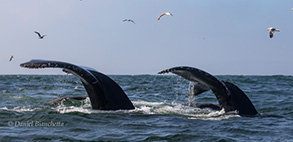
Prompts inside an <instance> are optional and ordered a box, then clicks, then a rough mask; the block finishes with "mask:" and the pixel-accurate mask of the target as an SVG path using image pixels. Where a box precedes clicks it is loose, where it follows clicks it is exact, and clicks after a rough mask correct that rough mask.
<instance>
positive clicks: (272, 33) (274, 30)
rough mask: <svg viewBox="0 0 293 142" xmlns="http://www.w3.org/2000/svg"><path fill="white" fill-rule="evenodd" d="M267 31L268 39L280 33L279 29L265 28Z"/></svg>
mask: <svg viewBox="0 0 293 142" xmlns="http://www.w3.org/2000/svg"><path fill="white" fill-rule="evenodd" d="M267 31H269V33H270V38H273V36H274V34H275V32H280V30H279V29H276V28H274V27H270V28H267Z"/></svg>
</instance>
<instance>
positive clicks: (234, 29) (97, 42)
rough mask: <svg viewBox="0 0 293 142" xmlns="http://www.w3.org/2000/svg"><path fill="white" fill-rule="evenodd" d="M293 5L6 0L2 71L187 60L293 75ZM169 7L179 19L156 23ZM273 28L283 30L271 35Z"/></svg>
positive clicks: (155, 67) (243, 71) (228, 70)
mask: <svg viewBox="0 0 293 142" xmlns="http://www.w3.org/2000/svg"><path fill="white" fill-rule="evenodd" d="M292 7H293V1H292V0H257V1H255V0H245V1H244V0H242V1H240V0H221V1H219V0H83V1H79V0H25V1H20V0H5V1H1V5H0V18H1V20H0V21H1V23H0V25H1V26H0V39H1V42H0V48H1V52H0V64H1V70H0V74H52V73H58V74H61V70H60V69H43V70H32V69H25V68H21V67H20V66H19V64H20V63H23V62H26V61H29V60H31V59H48V60H58V61H65V62H70V63H73V64H77V65H82V66H88V67H91V68H95V69H97V70H98V71H100V72H102V73H105V74H156V73H157V72H159V71H161V70H163V69H166V68H170V67H175V66H183V65H184V66H192V67H196V68H200V69H203V70H205V71H207V72H209V73H211V74H218V75H226V74H228V75H230V74H232V75H275V74H278V75H279V74H284V75H293V66H292V63H293V56H292V54H293V47H292V45H293V36H292V33H293V11H291V8H292ZM167 11H169V12H171V13H172V14H173V15H174V16H173V17H172V16H165V17H163V18H162V19H161V20H160V21H158V20H157V18H158V16H159V15H160V14H162V13H163V12H167ZM126 18H129V19H133V20H134V21H135V22H136V24H133V23H131V22H122V21H123V20H124V19H126ZM269 27H275V28H277V29H280V30H281V32H279V33H276V34H275V36H274V37H273V38H272V39H270V38H269V34H268V31H266V29H267V28H269ZM34 31H39V32H40V33H42V34H46V35H47V36H46V37H45V38H44V39H43V40H39V39H38V38H37V35H36V34H35V33H34ZM10 55H13V56H14V59H13V60H12V61H11V62H9V61H8V60H9V56H10Z"/></svg>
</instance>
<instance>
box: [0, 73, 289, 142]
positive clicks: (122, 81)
mask: <svg viewBox="0 0 293 142" xmlns="http://www.w3.org/2000/svg"><path fill="white" fill-rule="evenodd" d="M110 77H111V78H112V79H113V80H115V81H116V82H117V83H118V84H119V85H120V86H121V87H122V88H123V90H124V91H125V92H126V94H127V95H128V97H129V98H130V100H131V101H132V102H133V104H134V105H135V107H136V109H135V110H128V111H125V110H119V111H99V110H92V109H91V104H90V102H89V99H86V100H84V101H76V100H75V101H72V100H66V101H63V102H61V103H59V104H55V105H45V104H46V103H47V102H49V101H51V100H53V99H56V98H60V97H65V96H87V93H86V91H85V89H84V87H83V85H82V83H81V82H80V80H79V79H78V78H77V77H75V76H71V75H2V76H0V127H1V129H0V141H221V142H225V141H237V142H238V141H245V142H247V141H266V142H267V141H282V142H289V141H291V142H292V141H293V107H292V103H293V77H292V76H217V77H218V78H219V79H222V80H225V81H229V82H232V83H234V84H236V85H237V86H238V87H239V88H241V89H242V90H243V91H244V92H245V93H246V94H247V95H248V97H249V98H250V100H251V101H252V102H253V104H254V105H255V107H256V109H257V110H258V111H259V112H260V115H259V116H256V117H240V116H238V115H236V114H235V113H233V112H231V113H224V112H223V111H214V110H209V109H198V108H193V107H188V106H182V105H181V103H186V102H190V101H196V102H209V103H215V104H217V100H216V99H215V96H214V94H213V93H212V92H210V91H209V92H206V93H204V94H201V95H199V96H197V97H195V98H189V97H186V96H187V95H188V93H189V90H188V87H189V85H190V84H191V83H190V82H189V81H186V80H184V79H182V78H181V77H178V76H173V75H169V76H157V75H134V76H131V75H115V76H110Z"/></svg>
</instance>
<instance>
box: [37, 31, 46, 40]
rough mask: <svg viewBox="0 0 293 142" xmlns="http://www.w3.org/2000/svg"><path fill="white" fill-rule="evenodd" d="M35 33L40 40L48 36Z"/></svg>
mask: <svg viewBox="0 0 293 142" xmlns="http://www.w3.org/2000/svg"><path fill="white" fill-rule="evenodd" d="M35 33H36V34H37V35H38V36H39V39H43V38H44V37H45V36H46V35H41V34H40V33H39V32H37V31H35Z"/></svg>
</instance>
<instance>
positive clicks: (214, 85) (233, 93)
mask: <svg viewBox="0 0 293 142" xmlns="http://www.w3.org/2000/svg"><path fill="white" fill-rule="evenodd" d="M169 72H171V73H174V74H176V75H179V76H181V77H183V78H185V79H187V80H189V81H192V82H196V83H197V84H200V85H199V86H206V87H207V88H209V89H210V90H212V92H213V93H214V94H215V96H216V98H217V100H218V102H219V105H220V108H222V109H224V110H225V112H229V111H235V110H236V111H237V112H238V114H239V115H248V116H249V115H256V114H258V112H257V110H256V109H255V107H254V106H253V104H252V102H251V101H250V99H249V98H248V97H247V96H246V95H245V93H244V92H243V91H242V90H241V89H240V88H238V87H237V86H236V85H234V84H232V83H230V82H226V81H220V80H218V79H217V78H216V77H214V76H212V75H211V74H209V73H207V72H205V71H202V70H200V69H197V68H192V67H174V68H170V69H166V70H163V71H161V72H159V73H158V74H164V73H169ZM200 88H202V87H200ZM205 90H208V89H205ZM201 92H204V91H201ZM196 95H197V94H196ZM196 105H197V106H201V105H199V103H196Z"/></svg>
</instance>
